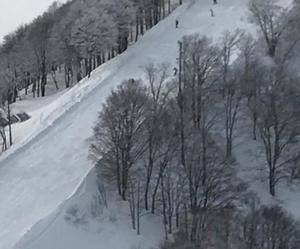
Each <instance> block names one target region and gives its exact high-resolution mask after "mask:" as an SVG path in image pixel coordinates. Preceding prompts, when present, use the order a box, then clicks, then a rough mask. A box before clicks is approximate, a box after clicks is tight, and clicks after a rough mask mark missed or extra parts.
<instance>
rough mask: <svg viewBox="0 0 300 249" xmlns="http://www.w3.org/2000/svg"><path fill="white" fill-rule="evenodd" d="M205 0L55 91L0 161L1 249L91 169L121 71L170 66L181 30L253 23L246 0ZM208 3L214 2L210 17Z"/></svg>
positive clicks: (207, 31) (214, 30)
mask: <svg viewBox="0 0 300 249" xmlns="http://www.w3.org/2000/svg"><path fill="white" fill-rule="evenodd" d="M211 2H212V1H208V0H207V1H196V0H194V1H187V2H186V3H185V4H184V5H183V6H181V7H180V8H178V9H177V10H176V11H175V12H174V13H173V14H172V15H171V16H169V17H168V18H166V19H165V20H164V21H162V22H161V23H159V24H158V25H157V26H156V27H154V28H153V29H152V30H150V31H149V32H147V33H146V35H145V36H144V37H143V38H142V39H141V40H140V41H139V42H138V43H136V44H134V45H133V46H131V47H130V48H129V49H128V50H127V51H126V52H125V53H124V54H122V55H120V56H118V57H117V58H115V59H114V60H112V61H110V62H108V63H107V64H105V65H103V66H102V67H100V68H99V69H98V70H96V71H95V72H94V73H93V74H92V77H91V79H90V80H86V81H84V82H83V83H81V84H82V86H80V87H79V88H78V91H77V92H75V93H76V94H74V93H73V94H74V95H72V96H73V98H70V96H69V94H70V93H68V92H67V93H65V94H64V95H62V96H60V97H59V100H58V101H57V103H56V105H57V107H58V108H57V109H54V110H55V111H53V115H52V116H51V115H50V116H49V117H52V118H49V122H50V123H49V126H48V124H47V122H46V121H47V120H46V121H45V122H46V123H44V124H41V125H42V126H41V127H40V128H39V130H40V131H41V132H40V133H39V134H37V135H36V136H35V137H31V140H30V141H29V140H28V141H27V142H26V143H24V144H23V146H22V147H21V148H18V149H17V150H15V151H14V153H12V154H11V155H9V156H7V157H6V158H5V159H4V160H1V161H0V249H10V248H11V247H12V246H13V245H14V244H16V243H17V242H18V240H19V239H20V238H21V237H22V236H23V235H24V234H25V233H26V231H28V230H29V229H30V228H31V227H32V226H33V225H34V224H35V223H36V222H38V221H39V220H40V219H42V218H44V217H45V216H47V215H48V214H49V213H51V212H52V211H53V210H54V209H55V208H56V207H57V206H58V205H59V204H61V203H62V202H63V201H64V200H66V199H67V198H68V197H69V196H70V194H71V193H72V191H74V189H75V188H76V186H77V185H78V184H79V182H80V181H81V180H82V179H83V178H84V177H85V175H86V174H87V172H88V171H89V170H90V169H91V167H92V164H91V162H90V161H89V160H88V147H89V144H88V141H87V139H88V138H89V137H90V136H91V134H92V127H93V125H94V122H95V120H96V117H97V113H98V111H99V109H100V108H101V104H102V103H103V102H104V100H105V98H106V96H107V95H108V94H109V93H110V91H111V89H112V88H113V87H115V86H117V85H118V84H119V83H120V82H121V81H122V80H124V79H126V78H133V77H142V70H141V69H140V66H141V65H143V64H145V63H146V62H147V61H149V60H151V61H154V62H168V63H170V64H171V66H174V65H175V63H176V57H177V50H178V48H177V41H178V40H179V39H180V38H181V37H182V36H183V35H185V34H192V33H195V32H197V33H200V34H202V35H207V36H209V37H213V38H218V37H220V36H221V34H222V33H223V32H224V30H227V29H228V30H233V29H235V28H245V29H247V30H250V29H251V30H253V27H252V25H250V24H249V23H247V20H246V18H245V16H246V14H245V12H246V4H247V0H226V1H225V0H224V1H223V0H219V4H218V5H217V6H213V5H212V4H211ZM210 8H214V11H215V15H216V16H215V17H214V18H211V17H210V11H209V10H210ZM243 18H244V19H243ZM176 19H178V20H179V28H178V29H175V20H176ZM85 84H86V85H85ZM88 85H89V86H90V87H85V86H88ZM64 98H65V99H64ZM66 100H68V102H66ZM60 104H62V105H61V106H60ZM65 105H67V108H66V106H65ZM71 106H72V107H71ZM62 110H63V111H62ZM56 112H57V113H56ZM60 114H61V116H60V117H59V115H60ZM53 117H55V118H57V119H56V120H55V121H54V118H53Z"/></svg>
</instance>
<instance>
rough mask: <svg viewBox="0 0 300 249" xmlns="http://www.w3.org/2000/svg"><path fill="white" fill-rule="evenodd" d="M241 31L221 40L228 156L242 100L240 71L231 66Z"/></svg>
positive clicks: (227, 155)
mask: <svg viewBox="0 0 300 249" xmlns="http://www.w3.org/2000/svg"><path fill="white" fill-rule="evenodd" d="M240 37H241V31H240V30H236V31H235V32H234V33H232V34H231V33H228V32H226V33H225V34H224V36H223V39H222V42H221V82H222V92H223V93H222V94H223V99H224V113H225V132H226V157H227V158H228V159H230V158H231V157H232V146H233V139H234V130H235V125H236V121H237V116H238V112H239V110H240V104H241V100H242V94H241V91H240V87H239V84H240V80H241V78H240V73H239V72H238V70H236V69H235V68H232V67H231V63H232V56H233V53H234V52H235V51H236V49H237V45H238V42H239V40H240Z"/></svg>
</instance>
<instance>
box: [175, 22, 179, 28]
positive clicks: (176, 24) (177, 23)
mask: <svg viewBox="0 0 300 249" xmlns="http://www.w3.org/2000/svg"><path fill="white" fill-rule="evenodd" d="M178 25H179V21H178V20H176V21H175V26H176V29H177V28H178Z"/></svg>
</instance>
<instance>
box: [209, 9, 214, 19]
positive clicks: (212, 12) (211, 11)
mask: <svg viewBox="0 0 300 249" xmlns="http://www.w3.org/2000/svg"><path fill="white" fill-rule="evenodd" d="M210 16H211V17H214V16H215V14H214V11H213V9H210Z"/></svg>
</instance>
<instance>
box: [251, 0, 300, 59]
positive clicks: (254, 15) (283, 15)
mask: <svg viewBox="0 0 300 249" xmlns="http://www.w3.org/2000/svg"><path fill="white" fill-rule="evenodd" d="M249 10H250V12H251V16H250V20H251V21H252V22H254V23H255V24H257V25H258V26H259V28H260V30H261V32H262V34H263V37H264V40H265V42H266V45H267V48H268V55H269V56H271V57H275V55H276V51H277V48H278V45H279V43H280V42H281V39H282V37H283V35H284V32H285V31H286V29H287V28H288V26H289V25H291V23H292V22H294V21H295V19H291V18H290V16H289V15H288V14H287V11H286V10H285V9H284V8H282V7H280V6H279V5H277V4H276V0H265V1H260V0H251V1H250V2H249Z"/></svg>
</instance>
